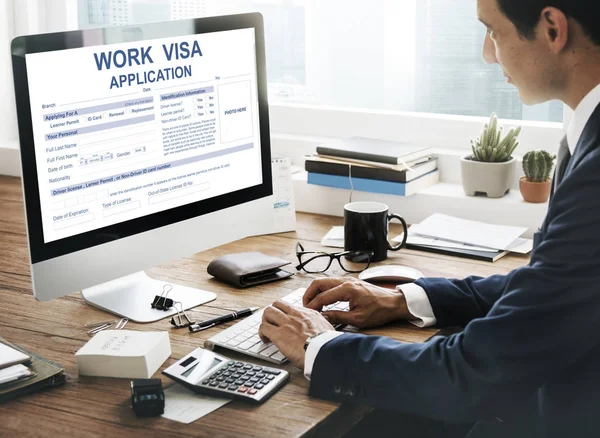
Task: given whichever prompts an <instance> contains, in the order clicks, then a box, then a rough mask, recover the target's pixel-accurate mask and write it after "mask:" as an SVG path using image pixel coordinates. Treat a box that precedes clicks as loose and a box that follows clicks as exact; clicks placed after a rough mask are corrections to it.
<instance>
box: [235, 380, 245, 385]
mask: <svg viewBox="0 0 600 438" xmlns="http://www.w3.org/2000/svg"><path fill="white" fill-rule="evenodd" d="M234 383H235V384H236V385H243V384H244V383H245V382H244V381H243V380H236V381H235V382H234Z"/></svg>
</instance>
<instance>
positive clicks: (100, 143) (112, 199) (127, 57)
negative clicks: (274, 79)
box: [25, 28, 263, 244]
mask: <svg viewBox="0 0 600 438" xmlns="http://www.w3.org/2000/svg"><path fill="white" fill-rule="evenodd" d="M255 38H256V37H255V29H254V28H245V29H234V30H227V31H220V32H210V33H202V34H195V35H187V36H177V37H170V38H157V39H145V40H139V41H132V42H126V43H116V44H108V45H101V46H98V45H95V46H89V47H78V48H71V49H67V50H56V51H45V52H40V53H28V54H26V55H25V63H26V71H27V78H28V86H29V103H30V107H31V124H32V134H33V143H34V145H35V146H34V150H35V163H36V173H37V184H38V188H37V189H38V192H39V206H40V216H41V225H42V235H43V243H44V244H47V243H50V242H54V241H57V240H61V239H65V238H70V237H73V236H76V235H80V234H82V233H86V232H90V231H94V230H98V229H104V228H106V227H110V226H113V225H116V224H121V223H123V222H126V221H132V220H135V219H139V218H143V217H146V216H149V215H153V214H156V213H159V212H164V211H166V210H171V209H175V208H178V207H184V206H186V205H188V204H192V203H197V202H199V201H203V200H206V199H210V198H215V197H218V196H221V195H225V194H228V193H233V192H236V191H239V190H243V189H247V188H249V187H254V186H258V185H261V184H262V183H263V172H262V170H263V169H262V156H261V135H260V134H261V130H260V125H259V107H258V90H257V59H256V50H255V44H256V41H255Z"/></svg>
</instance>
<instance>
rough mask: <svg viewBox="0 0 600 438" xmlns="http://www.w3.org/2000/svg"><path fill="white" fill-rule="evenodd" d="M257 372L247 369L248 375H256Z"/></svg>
mask: <svg viewBox="0 0 600 438" xmlns="http://www.w3.org/2000/svg"><path fill="white" fill-rule="evenodd" d="M255 374H256V373H255V372H254V371H247V372H246V375H247V376H254V375H255Z"/></svg>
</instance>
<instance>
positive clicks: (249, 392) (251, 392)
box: [248, 389, 258, 395]
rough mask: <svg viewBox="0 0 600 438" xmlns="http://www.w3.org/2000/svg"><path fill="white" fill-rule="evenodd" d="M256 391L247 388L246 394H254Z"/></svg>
mask: <svg viewBox="0 0 600 438" xmlns="http://www.w3.org/2000/svg"><path fill="white" fill-rule="evenodd" d="M257 392H258V391H257V390H256V389H249V390H248V394H250V395H254V394H256V393H257Z"/></svg>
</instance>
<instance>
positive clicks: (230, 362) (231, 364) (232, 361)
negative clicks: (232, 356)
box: [227, 360, 236, 366]
mask: <svg viewBox="0 0 600 438" xmlns="http://www.w3.org/2000/svg"><path fill="white" fill-rule="evenodd" d="M235 364H236V362H235V360H230V361H229V362H227V366H233V365H235Z"/></svg>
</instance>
